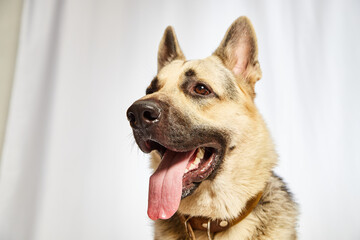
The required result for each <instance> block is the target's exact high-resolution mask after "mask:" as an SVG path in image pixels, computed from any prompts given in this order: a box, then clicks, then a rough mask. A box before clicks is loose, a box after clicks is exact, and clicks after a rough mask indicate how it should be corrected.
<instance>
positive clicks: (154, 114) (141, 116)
mask: <svg viewBox="0 0 360 240" xmlns="http://www.w3.org/2000/svg"><path fill="white" fill-rule="evenodd" d="M161 112H162V111H161V107H160V105H159V104H158V103H156V102H155V101H153V100H139V101H136V102H135V103H134V104H133V105H131V106H130V107H129V109H128V110H127V113H126V115H127V118H128V120H129V122H130V125H131V127H132V128H133V129H146V128H148V127H150V126H153V125H154V124H157V123H158V122H159V121H160V119H161Z"/></svg>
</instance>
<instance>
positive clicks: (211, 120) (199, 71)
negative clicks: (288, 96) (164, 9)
mask: <svg viewBox="0 0 360 240" xmlns="http://www.w3.org/2000/svg"><path fill="white" fill-rule="evenodd" d="M229 34H230V36H229ZM169 36H170V38H173V40H174V44H175V45H176V46H175V48H174V49H175V50H176V51H175V52H174V51H172V52H170V53H169V54H168V55H167V53H166V51H168V49H169V45H168V46H164V43H165V42H167V44H169V39H167V38H169ZM170 40H171V39H170ZM170 48H171V46H170ZM174 49H173V50H174ZM257 51H258V50H257V44H256V36H255V32H254V30H253V27H252V25H251V23H250V22H249V20H248V19H247V18H245V17H241V18H239V19H237V20H236V21H235V22H234V23H233V25H232V26H231V27H230V28H229V30H228V31H227V34H226V35H225V37H224V39H223V41H222V42H221V44H220V46H219V48H218V49H217V50H216V51H215V52H214V54H213V55H212V56H210V57H208V58H205V59H202V60H192V61H185V57H184V55H183V53H182V52H181V49H180V46H179V44H178V42H177V40H176V36H175V34H174V31H173V29H172V28H168V29H167V30H166V31H165V34H164V37H163V39H162V41H161V44H160V47H159V57H158V59H159V64H158V66H159V69H158V75H157V78H158V81H159V86H160V89H159V91H157V92H155V93H153V94H150V95H147V96H145V97H143V98H142V99H150V98H156V99H159V100H161V101H165V102H169V103H170V104H171V106H172V107H173V108H174V109H178V110H179V111H181V112H183V113H184V114H185V115H186V116H189V117H190V118H191V121H192V123H194V124H202V125H209V126H212V127H214V128H219V129H226V131H227V132H230V133H232V134H231V138H230V140H229V143H228V149H226V153H225V158H224V160H223V163H222V165H221V168H220V170H219V172H218V173H217V175H216V177H215V178H214V179H213V180H205V181H203V182H202V183H201V184H200V186H199V187H198V189H196V190H195V192H194V193H193V194H191V195H190V196H188V197H186V198H184V199H183V200H182V201H181V203H180V207H179V209H178V213H179V214H187V215H191V216H206V217H210V218H213V219H216V218H221V219H232V218H236V217H237V216H238V215H239V213H241V212H242V210H243V208H244V207H245V205H246V202H247V201H248V200H249V199H251V198H252V197H253V196H255V195H256V194H257V193H258V192H260V191H263V192H264V193H263V196H262V198H261V201H260V203H259V204H258V206H257V207H256V208H255V209H254V210H253V211H252V212H251V214H250V215H249V216H248V217H246V218H245V219H244V220H243V221H241V222H240V223H238V224H237V225H235V226H233V227H231V228H229V229H228V230H226V231H224V232H220V233H217V234H215V235H214V236H213V238H214V239H231V240H233V239H296V230H295V228H296V216H297V207H296V204H295V203H294V202H293V200H292V199H291V194H289V193H288V192H287V191H286V186H285V185H284V183H283V182H282V180H281V179H279V178H278V177H276V176H275V175H274V174H273V172H272V169H273V168H274V166H275V165H276V163H277V154H276V152H275V151H274V145H273V142H272V139H271V137H270V134H269V132H268V130H267V127H266V125H265V123H264V121H263V119H262V117H261V115H260V114H259V112H258V110H257V108H256V106H255V104H254V97H255V91H254V85H255V82H256V81H257V80H259V79H260V77H261V70H260V65H259V63H258V60H257ZM189 69H192V70H194V71H195V72H196V77H197V79H199V80H201V81H202V82H205V83H208V84H209V85H211V87H212V88H213V89H214V90H215V91H216V93H218V95H219V98H213V99H209V100H207V101H206V103H201V102H200V103H197V104H194V100H193V99H191V98H189V97H188V96H187V95H186V94H184V93H183V92H182V89H181V88H180V84H181V82H182V81H183V80H184V73H185V72H186V71H188V70H189ZM228 82H232V83H233V87H232V88H231V91H230V92H229V89H227V87H226V86H227V85H226V84H227V83H228ZM230 85H231V84H230ZM231 147H233V149H230V148H231ZM160 161H161V160H160V158H159V155H158V154H157V153H156V152H155V151H153V152H152V164H151V167H152V168H153V169H154V170H155V169H156V168H157V166H158V165H159V163H160ZM195 234H196V239H199V240H201V239H207V236H206V233H205V232H202V231H196V232H195ZM155 239H159V240H160V239H167V240H170V239H186V235H185V230H184V227H183V226H182V224H181V223H180V221H179V219H178V216H177V215H174V216H173V217H172V218H171V219H170V220H157V221H156V222H155Z"/></svg>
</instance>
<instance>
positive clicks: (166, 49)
mask: <svg viewBox="0 0 360 240" xmlns="http://www.w3.org/2000/svg"><path fill="white" fill-rule="evenodd" d="M176 59H181V60H185V56H184V54H183V52H182V51H181V48H180V45H179V42H178V40H177V37H176V35H175V31H174V28H173V27H172V26H168V27H167V28H166V29H165V31H164V35H163V37H162V39H161V41H160V45H159V51H158V72H159V71H160V70H161V69H162V68H163V67H164V66H165V65H167V64H169V63H170V62H172V61H173V60H176Z"/></svg>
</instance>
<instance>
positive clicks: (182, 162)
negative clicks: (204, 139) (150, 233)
mask: <svg viewBox="0 0 360 240" xmlns="http://www.w3.org/2000/svg"><path fill="white" fill-rule="evenodd" d="M194 152H195V150H192V151H189V152H173V151H170V150H166V152H165V154H164V157H163V158H162V161H161V163H160V165H159V167H158V169H157V170H156V171H155V173H154V174H153V175H152V176H151V177H150V182H149V201H148V215H149V217H150V218H151V219H152V220H156V219H159V218H161V219H168V218H170V217H171V216H172V215H174V213H175V212H176V211H177V209H178V208H179V205H180V200H181V193H182V177H183V175H184V172H185V168H186V165H187V163H188V162H189V160H190V158H191V156H192V155H193V154H194Z"/></svg>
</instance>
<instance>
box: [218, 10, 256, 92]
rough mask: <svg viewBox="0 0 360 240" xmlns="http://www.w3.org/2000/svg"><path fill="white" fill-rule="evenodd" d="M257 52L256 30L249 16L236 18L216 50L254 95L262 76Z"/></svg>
mask: <svg viewBox="0 0 360 240" xmlns="http://www.w3.org/2000/svg"><path fill="white" fill-rule="evenodd" d="M257 54H258V49H257V40H256V35H255V31H254V28H253V26H252V24H251V22H250V20H249V19H248V18H247V17H239V18H238V19H236V20H235V22H234V23H233V24H232V25H231V26H230V27H229V29H228V30H227V32H226V34H225V36H224V38H223V40H222V41H221V43H220V46H219V47H218V48H217V49H216V51H215V52H214V55H216V56H218V57H219V58H220V59H221V60H222V61H223V63H224V64H225V66H226V67H227V68H229V69H230V70H231V71H232V72H233V73H234V74H235V76H236V77H237V79H239V81H245V83H246V84H245V86H246V87H247V88H248V90H249V93H250V94H251V95H252V96H253V97H255V91H254V86H255V83H256V81H258V80H259V79H260V78H261V69H260V64H259V62H258V59H257Z"/></svg>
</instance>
